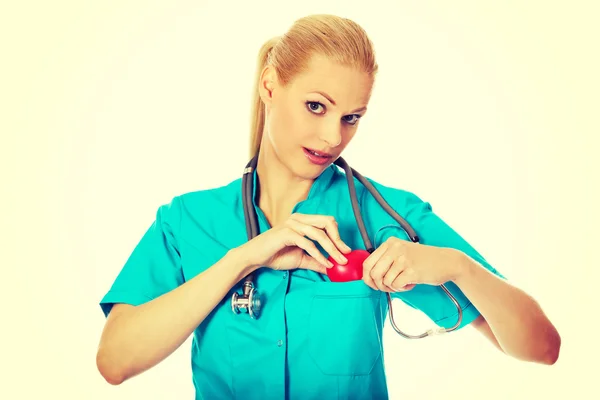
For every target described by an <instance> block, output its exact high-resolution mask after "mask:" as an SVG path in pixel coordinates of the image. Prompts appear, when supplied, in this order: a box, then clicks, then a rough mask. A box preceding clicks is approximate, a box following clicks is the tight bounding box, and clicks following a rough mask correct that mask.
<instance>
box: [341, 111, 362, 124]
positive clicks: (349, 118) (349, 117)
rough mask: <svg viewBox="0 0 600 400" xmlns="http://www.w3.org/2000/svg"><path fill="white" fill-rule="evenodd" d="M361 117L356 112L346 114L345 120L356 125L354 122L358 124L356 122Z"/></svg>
mask: <svg viewBox="0 0 600 400" xmlns="http://www.w3.org/2000/svg"><path fill="white" fill-rule="evenodd" d="M359 118H360V115H356V114H352V115H346V116H345V117H344V121H346V122H347V123H349V124H350V125H354V124H356V122H358V119H359Z"/></svg>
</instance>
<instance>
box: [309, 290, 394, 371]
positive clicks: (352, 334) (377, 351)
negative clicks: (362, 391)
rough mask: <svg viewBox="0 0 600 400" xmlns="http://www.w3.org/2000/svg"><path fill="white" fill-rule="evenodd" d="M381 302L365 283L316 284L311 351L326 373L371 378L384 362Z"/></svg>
mask: <svg viewBox="0 0 600 400" xmlns="http://www.w3.org/2000/svg"><path fill="white" fill-rule="evenodd" d="M380 301H381V292H379V291H376V290H373V289H371V288H370V287H369V286H367V285H366V284H365V283H364V282H363V281H352V282H318V283H315V291H314V295H313V298H312V300H311V303H310V312H309V315H308V321H307V323H308V332H307V333H308V339H307V340H308V342H307V344H308V349H307V351H308V353H309V355H310V356H311V358H312V359H313V361H314V362H315V364H316V365H317V367H318V368H319V369H320V370H321V372H322V373H323V374H325V375H334V376H359V375H369V374H370V373H371V371H372V370H373V368H374V367H375V366H376V365H377V363H378V362H381V359H382V357H381V354H382V351H383V349H382V341H381V332H382V325H383V324H382V320H383V319H382V317H381V310H380V308H381V307H380Z"/></svg>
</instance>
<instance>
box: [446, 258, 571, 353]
mask: <svg viewBox="0 0 600 400" xmlns="http://www.w3.org/2000/svg"><path fill="white" fill-rule="evenodd" d="M458 259H459V261H458V262H459V263H460V265H461V267H460V268H459V270H460V271H461V272H460V273H459V274H458V276H457V278H456V279H455V280H454V282H455V283H456V285H457V286H458V287H459V288H460V289H461V290H462V291H463V293H464V294H465V295H466V296H467V298H469V300H470V301H471V302H472V303H473V305H474V306H475V307H476V308H477V309H478V310H479V312H480V313H481V314H482V315H483V317H484V318H485V319H486V321H487V323H488V324H489V326H490V329H491V330H492V332H493V334H494V336H495V338H496V340H497V341H498V343H499V345H500V346H501V347H502V349H503V350H504V352H505V353H507V354H509V355H511V356H513V357H515V358H518V359H521V360H526V361H533V362H539V363H544V364H553V363H554V362H555V361H556V359H557V358H558V353H559V349H560V342H561V339H560V336H559V334H558V332H557V330H556V329H555V327H554V326H553V325H552V323H551V322H550V321H549V320H548V318H547V317H546V315H545V314H544V312H543V310H542V309H541V307H540V305H539V304H538V303H537V302H536V301H535V300H534V299H533V298H532V297H531V296H529V295H528V294H527V293H525V292H524V291H522V290H521V289H519V288H517V287H515V286H513V285H511V284H510V283H509V282H507V281H506V280H504V279H502V278H500V277H498V276H496V275H495V274H493V273H491V272H490V271H488V270H487V269H485V268H484V267H483V266H482V265H480V264H479V263H477V262H476V261H475V260H473V259H472V258H470V257H468V256H466V255H465V254H463V253H460V254H458Z"/></svg>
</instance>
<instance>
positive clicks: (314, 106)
mask: <svg viewBox="0 0 600 400" xmlns="http://www.w3.org/2000/svg"><path fill="white" fill-rule="evenodd" d="M306 105H307V106H308V109H309V110H310V111H311V112H313V113H316V114H321V112H322V111H321V112H320V111H319V109H323V108H324V106H323V104H321V103H319V102H316V101H308V102H306Z"/></svg>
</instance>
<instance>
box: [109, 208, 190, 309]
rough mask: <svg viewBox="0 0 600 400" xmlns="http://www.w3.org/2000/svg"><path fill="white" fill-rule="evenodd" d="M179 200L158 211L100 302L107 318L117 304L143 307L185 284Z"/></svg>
mask: <svg viewBox="0 0 600 400" xmlns="http://www.w3.org/2000/svg"><path fill="white" fill-rule="evenodd" d="M179 204H180V203H179V199H178V198H177V197H176V198H174V199H173V200H172V201H171V202H170V203H169V204H164V205H162V206H160V207H159V208H158V211H157V212H156V218H155V220H154V221H153V222H152V224H151V225H150V227H149V228H148V229H147V230H146V232H145V233H144V235H143V236H142V238H141V240H140V241H139V242H138V244H137V245H136V246H135V248H134V249H133V251H132V253H131V254H130V256H129V258H128V259H127V261H126V262H125V265H124V266H123V268H122V269H121V271H120V272H119V274H118V275H117V277H116V279H115V281H114V282H113V284H112V286H111V288H110V289H109V291H108V292H107V293H106V294H105V295H104V297H103V298H102V300H101V302H100V307H101V308H102V311H103V312H104V315H105V316H108V314H109V312H110V310H111V308H112V306H113V305H114V304H116V303H127V304H131V305H136V306H137V305H140V304H143V303H145V302H148V301H150V300H153V299H155V298H157V297H159V296H161V295H163V294H165V293H167V292H169V291H171V290H173V289H175V288H176V287H178V286H179V285H181V284H182V283H183V273H182V268H181V257H180V253H179V246H178V243H177V233H178V232H179V226H180V218H181V209H180V206H179Z"/></svg>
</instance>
